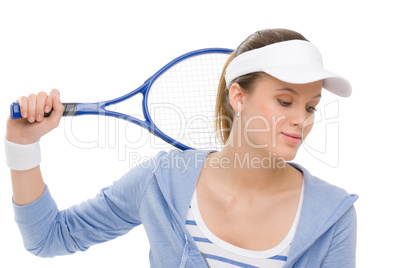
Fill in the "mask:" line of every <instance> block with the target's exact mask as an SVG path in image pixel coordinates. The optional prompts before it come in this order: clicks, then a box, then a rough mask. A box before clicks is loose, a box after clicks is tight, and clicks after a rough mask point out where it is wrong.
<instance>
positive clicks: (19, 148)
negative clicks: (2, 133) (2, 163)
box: [4, 138, 41, 171]
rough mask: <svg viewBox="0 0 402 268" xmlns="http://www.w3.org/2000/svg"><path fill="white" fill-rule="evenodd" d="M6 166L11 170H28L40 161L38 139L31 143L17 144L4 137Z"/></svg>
mask: <svg viewBox="0 0 402 268" xmlns="http://www.w3.org/2000/svg"><path fill="white" fill-rule="evenodd" d="M4 149H5V152H6V162H7V166H8V167H9V168H10V169H13V170H20V171H22V170H28V169H31V168H34V167H36V166H39V164H40V161H41V154H40V145H39V140H38V141H37V142H35V143H32V144H27V145H23V144H17V143H13V142H11V141H9V140H7V139H6V138H4Z"/></svg>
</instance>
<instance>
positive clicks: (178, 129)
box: [143, 48, 233, 150]
mask: <svg viewBox="0 0 402 268" xmlns="http://www.w3.org/2000/svg"><path fill="white" fill-rule="evenodd" d="M232 52H233V50H232V49H226V48H209V49H202V50H196V51H192V52H190V53H187V54H184V55H182V56H180V57H178V58H176V59H175V60H173V61H172V62H170V63H169V64H167V65H166V66H164V67H163V68H162V69H161V70H159V71H158V72H157V73H156V74H155V75H154V76H152V77H151V78H150V79H148V80H147V82H148V83H149V84H148V86H147V87H146V89H145V90H144V92H143V94H144V102H143V112H144V117H145V119H146V121H147V122H148V123H149V125H150V129H149V130H150V131H151V132H153V133H154V134H156V135H157V136H159V137H160V138H162V139H163V140H165V141H167V142H169V143H170V144H172V145H174V146H175V147H177V148H179V149H182V150H186V149H209V150H220V149H221V148H222V147H223V144H222V143H221V142H220V139H219V135H218V133H216V131H215V105H216V98H217V92H218V84H219V80H220V77H221V74H222V71H223V67H224V65H225V63H226V61H227V59H228V58H229V56H230V54H231V53H232Z"/></svg>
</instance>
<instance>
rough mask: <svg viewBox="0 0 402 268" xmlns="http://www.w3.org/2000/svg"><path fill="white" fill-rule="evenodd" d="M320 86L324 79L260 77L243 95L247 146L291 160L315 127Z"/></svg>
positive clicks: (244, 128)
mask: <svg viewBox="0 0 402 268" xmlns="http://www.w3.org/2000/svg"><path fill="white" fill-rule="evenodd" d="M321 89H322V81H316V82H312V83H308V84H289V83H285V82H282V81H280V80H278V79H276V78H274V77H272V76H265V77H264V78H262V79H260V80H259V81H258V82H257V84H256V87H255V88H254V90H253V91H252V92H251V93H250V94H245V95H243V98H242V100H243V104H242V106H241V121H242V122H241V124H242V125H243V130H244V132H243V134H244V142H245V143H246V146H249V147H251V148H250V149H252V148H255V149H258V150H261V149H262V150H267V152H270V153H273V154H274V155H275V156H276V157H282V158H284V159H285V160H286V161H289V160H292V159H293V158H294V157H295V156H296V153H297V150H298V149H299V147H300V145H301V143H302V142H303V140H304V139H305V138H306V137H307V135H308V134H309V133H310V131H311V129H312V127H313V122H314V112H315V107H316V106H317V104H318V102H319V101H320V98H321Z"/></svg>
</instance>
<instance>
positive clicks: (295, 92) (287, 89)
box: [275, 87, 321, 99]
mask: <svg viewBox="0 0 402 268" xmlns="http://www.w3.org/2000/svg"><path fill="white" fill-rule="evenodd" d="M275 91H288V92H290V93H293V94H294V95H296V96H300V94H299V93H298V92H297V91H295V90H293V89H291V88H288V87H284V88H278V89H275ZM320 97H321V93H320V94H318V95H317V96H314V97H312V98H311V99H316V98H320Z"/></svg>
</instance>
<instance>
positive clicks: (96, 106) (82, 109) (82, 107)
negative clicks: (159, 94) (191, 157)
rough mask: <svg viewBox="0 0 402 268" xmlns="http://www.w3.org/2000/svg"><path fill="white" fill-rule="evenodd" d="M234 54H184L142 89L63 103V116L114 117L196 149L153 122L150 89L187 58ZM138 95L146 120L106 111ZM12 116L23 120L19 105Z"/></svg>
mask: <svg viewBox="0 0 402 268" xmlns="http://www.w3.org/2000/svg"><path fill="white" fill-rule="evenodd" d="M232 52H233V50H232V49H228V48H204V49H199V50H195V51H191V52H188V53H186V54H183V55H181V56H179V57H177V58H175V59H174V60H172V61H170V62H169V63H168V64H166V65H165V66H163V67H162V68H161V69H159V70H158V71H157V72H156V73H155V74H153V75H152V76H151V77H150V78H148V79H147V80H146V81H145V82H144V84H142V85H141V86H140V87H138V88H137V89H135V90H133V91H131V92H129V93H128V94H126V95H123V96H121V97H118V98H115V99H112V100H108V101H104V102H96V103H63V105H64V108H65V110H64V113H63V116H78V115H90V114H91V115H104V116H112V117H115V118H119V119H122V120H126V121H129V122H130V123H134V124H136V125H139V126H141V127H143V128H145V129H147V130H148V131H149V132H151V133H153V134H154V135H156V136H158V137H160V138H161V139H163V140H164V141H166V142H168V143H170V144H172V145H173V146H175V147H177V148H179V149H181V150H188V149H194V148H191V147H189V146H187V145H185V144H183V143H180V142H178V141H176V140H174V139H172V138H171V137H169V136H167V135H166V134H164V133H163V132H162V131H161V130H159V128H158V127H157V126H156V124H155V123H154V122H153V121H152V119H151V115H150V113H149V110H148V109H147V107H148V93H149V89H150V88H151V86H152V84H153V83H154V82H155V81H156V79H158V77H159V76H161V75H162V74H163V73H165V72H166V71H167V70H168V69H169V68H171V67H172V66H174V65H175V64H177V63H179V62H181V61H183V60H185V59H187V58H190V57H194V56H197V55H201V54H208V53H224V54H230V53H232ZM138 93H141V94H142V95H143V101H142V113H143V116H144V119H145V120H141V119H138V118H135V117H132V116H130V115H127V114H123V113H119V112H115V111H110V110H107V109H106V107H107V106H110V105H113V104H117V103H119V102H122V101H125V100H127V99H129V98H131V97H133V96H135V95H137V94H138ZM10 116H11V118H12V119H16V118H21V112H20V108H19V104H18V103H13V104H11V106H10Z"/></svg>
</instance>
